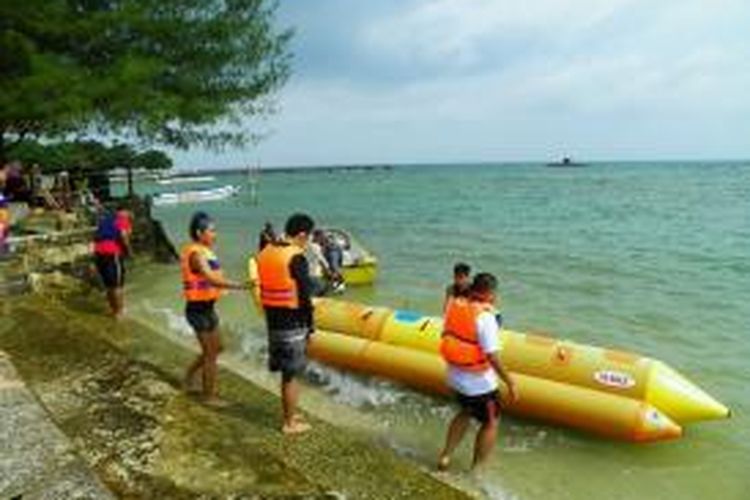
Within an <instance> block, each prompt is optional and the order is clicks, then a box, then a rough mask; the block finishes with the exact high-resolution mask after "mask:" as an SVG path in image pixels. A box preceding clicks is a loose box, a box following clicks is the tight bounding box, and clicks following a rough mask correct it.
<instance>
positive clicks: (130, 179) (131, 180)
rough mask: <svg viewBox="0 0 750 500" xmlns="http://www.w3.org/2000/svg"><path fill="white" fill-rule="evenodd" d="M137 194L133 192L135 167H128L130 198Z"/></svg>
mask: <svg viewBox="0 0 750 500" xmlns="http://www.w3.org/2000/svg"><path fill="white" fill-rule="evenodd" d="M133 196H135V193H134V192H133V167H128V198H132V197H133Z"/></svg>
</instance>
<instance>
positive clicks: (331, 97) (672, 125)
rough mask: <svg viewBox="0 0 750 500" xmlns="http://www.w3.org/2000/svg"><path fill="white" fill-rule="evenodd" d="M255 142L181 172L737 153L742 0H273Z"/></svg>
mask: <svg viewBox="0 0 750 500" xmlns="http://www.w3.org/2000/svg"><path fill="white" fill-rule="evenodd" d="M279 21H280V23H281V24H282V25H285V26H292V27H294V28H295V29H296V36H295V39H294V42H293V45H292V49H293V52H294V70H293V71H294V74H293V76H292V78H291V80H290V81H289V82H288V84H287V85H286V87H285V88H284V89H283V90H282V91H281V92H280V93H279V95H278V103H279V106H280V111H279V113H278V114H276V115H274V116H273V117H271V118H270V119H268V120H267V121H265V122H264V123H261V124H255V127H256V128H258V129H259V130H262V131H264V132H265V133H266V134H267V138H266V139H265V140H264V141H263V142H262V143H261V144H260V145H259V146H258V147H257V148H247V149H245V150H242V151H227V152H225V153H223V154H216V153H212V152H205V151H190V152H188V153H184V154H183V153H181V154H177V155H175V160H176V163H177V165H178V166H182V167H212V166H215V167H237V166H243V165H247V164H250V163H255V162H256V161H260V163H261V164H262V165H263V166H285V165H321V164H323V165H326V164H353V163H422V162H426V163H430V162H440V163H443V162H461V161H523V160H542V161H545V160H549V159H557V158H559V157H561V156H562V155H570V156H573V157H575V158H578V159H583V160H591V159H599V160H605V159H623V160H629V159H683V158H695V159H706V158H748V157H750V1H748V0H524V1H518V0H377V1H376V0H370V1H363V0H358V1H351V0H304V1H292V0H287V1H282V2H281V7H280V10H279Z"/></svg>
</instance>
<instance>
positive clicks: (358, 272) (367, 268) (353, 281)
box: [341, 258, 378, 286]
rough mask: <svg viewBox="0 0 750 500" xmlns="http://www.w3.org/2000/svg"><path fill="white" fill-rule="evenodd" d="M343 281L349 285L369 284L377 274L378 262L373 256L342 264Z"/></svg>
mask: <svg viewBox="0 0 750 500" xmlns="http://www.w3.org/2000/svg"><path fill="white" fill-rule="evenodd" d="M341 274H343V276H344V283H346V284H347V285H351V286H359V285H371V284H372V283H373V282H375V278H377V276H378V262H377V260H375V259H374V258H372V259H368V260H366V261H364V262H360V263H357V264H352V265H351V266H344V267H343V268H342V270H341Z"/></svg>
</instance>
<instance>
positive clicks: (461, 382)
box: [438, 273, 518, 470]
mask: <svg viewBox="0 0 750 500" xmlns="http://www.w3.org/2000/svg"><path fill="white" fill-rule="evenodd" d="M496 290H497V279H496V278H495V277H494V276H493V275H492V274H489V273H479V274H477V275H476V276H475V277H474V281H473V282H472V284H471V287H470V289H469V296H468V297H456V298H451V299H450V300H449V301H448V305H447V307H446V311H445V318H444V326H443V336H442V339H441V342H440V353H441V355H442V357H443V359H444V360H445V361H446V362H447V363H448V384H449V385H450V386H451V387H452V388H453V390H454V391H455V392H456V398H457V400H458V404H459V405H460V407H461V409H460V411H459V412H458V414H456V416H455V417H454V418H453V420H452V421H451V423H450V426H449V427H448V436H447V438H446V442H445V447H444V448H443V451H442V452H441V453H440V457H439V459H438V469H440V470H445V469H447V468H448V466H449V465H450V459H451V454H452V453H453V451H454V450H455V449H456V446H458V444H459V443H460V442H461V439H462V438H463V436H464V434H465V433H466V429H467V428H468V426H469V422H470V421H471V419H472V418H473V419H475V420H477V421H478V422H479V423H480V428H479V431H478V433H477V437H476V440H475V444H474V460H473V462H472V469H473V468H474V467H476V466H478V465H480V464H481V463H483V462H484V461H485V460H486V459H487V457H488V456H489V454H490V452H491V451H492V448H493V447H494V445H495V438H496V436H497V427H498V423H499V417H500V412H499V410H500V404H499V393H498V376H499V377H500V378H501V379H502V380H503V382H504V383H505V385H506V387H507V388H508V393H507V402H509V403H512V402H515V401H516V400H517V398H518V393H517V391H516V386H515V383H514V381H513V379H512V378H511V376H510V375H509V374H508V372H507V371H506V370H505V369H504V368H503V366H502V364H501V363H500V359H499V353H500V349H501V345H500V331H499V328H498V323H497V321H496V319H495V314H494V308H493V304H494V302H495V293H496Z"/></svg>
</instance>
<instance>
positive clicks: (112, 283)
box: [94, 205, 133, 319]
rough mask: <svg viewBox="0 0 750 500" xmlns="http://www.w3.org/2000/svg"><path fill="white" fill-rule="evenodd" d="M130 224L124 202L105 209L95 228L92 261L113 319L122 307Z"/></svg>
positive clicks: (116, 317)
mask: <svg viewBox="0 0 750 500" xmlns="http://www.w3.org/2000/svg"><path fill="white" fill-rule="evenodd" d="M132 231H133V224H132V222H131V219H130V213H129V212H128V211H127V209H126V208H125V206H124V205H120V206H118V207H117V211H116V212H111V211H107V212H105V213H104V214H103V215H102V216H101V217H100V219H99V222H98V224H97V227H96V231H95V232H94V263H95V265H96V269H97V271H98V272H99V276H100V277H101V279H102V283H103V284H104V287H105V288H106V290H107V303H108V304H109V308H110V311H111V313H112V316H113V317H114V318H115V319H118V318H120V316H122V312H123V309H124V302H125V298H124V291H123V290H124V287H125V266H124V265H123V262H124V260H125V258H126V257H128V256H129V255H130V253H131V251H130V236H131V233H132Z"/></svg>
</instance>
